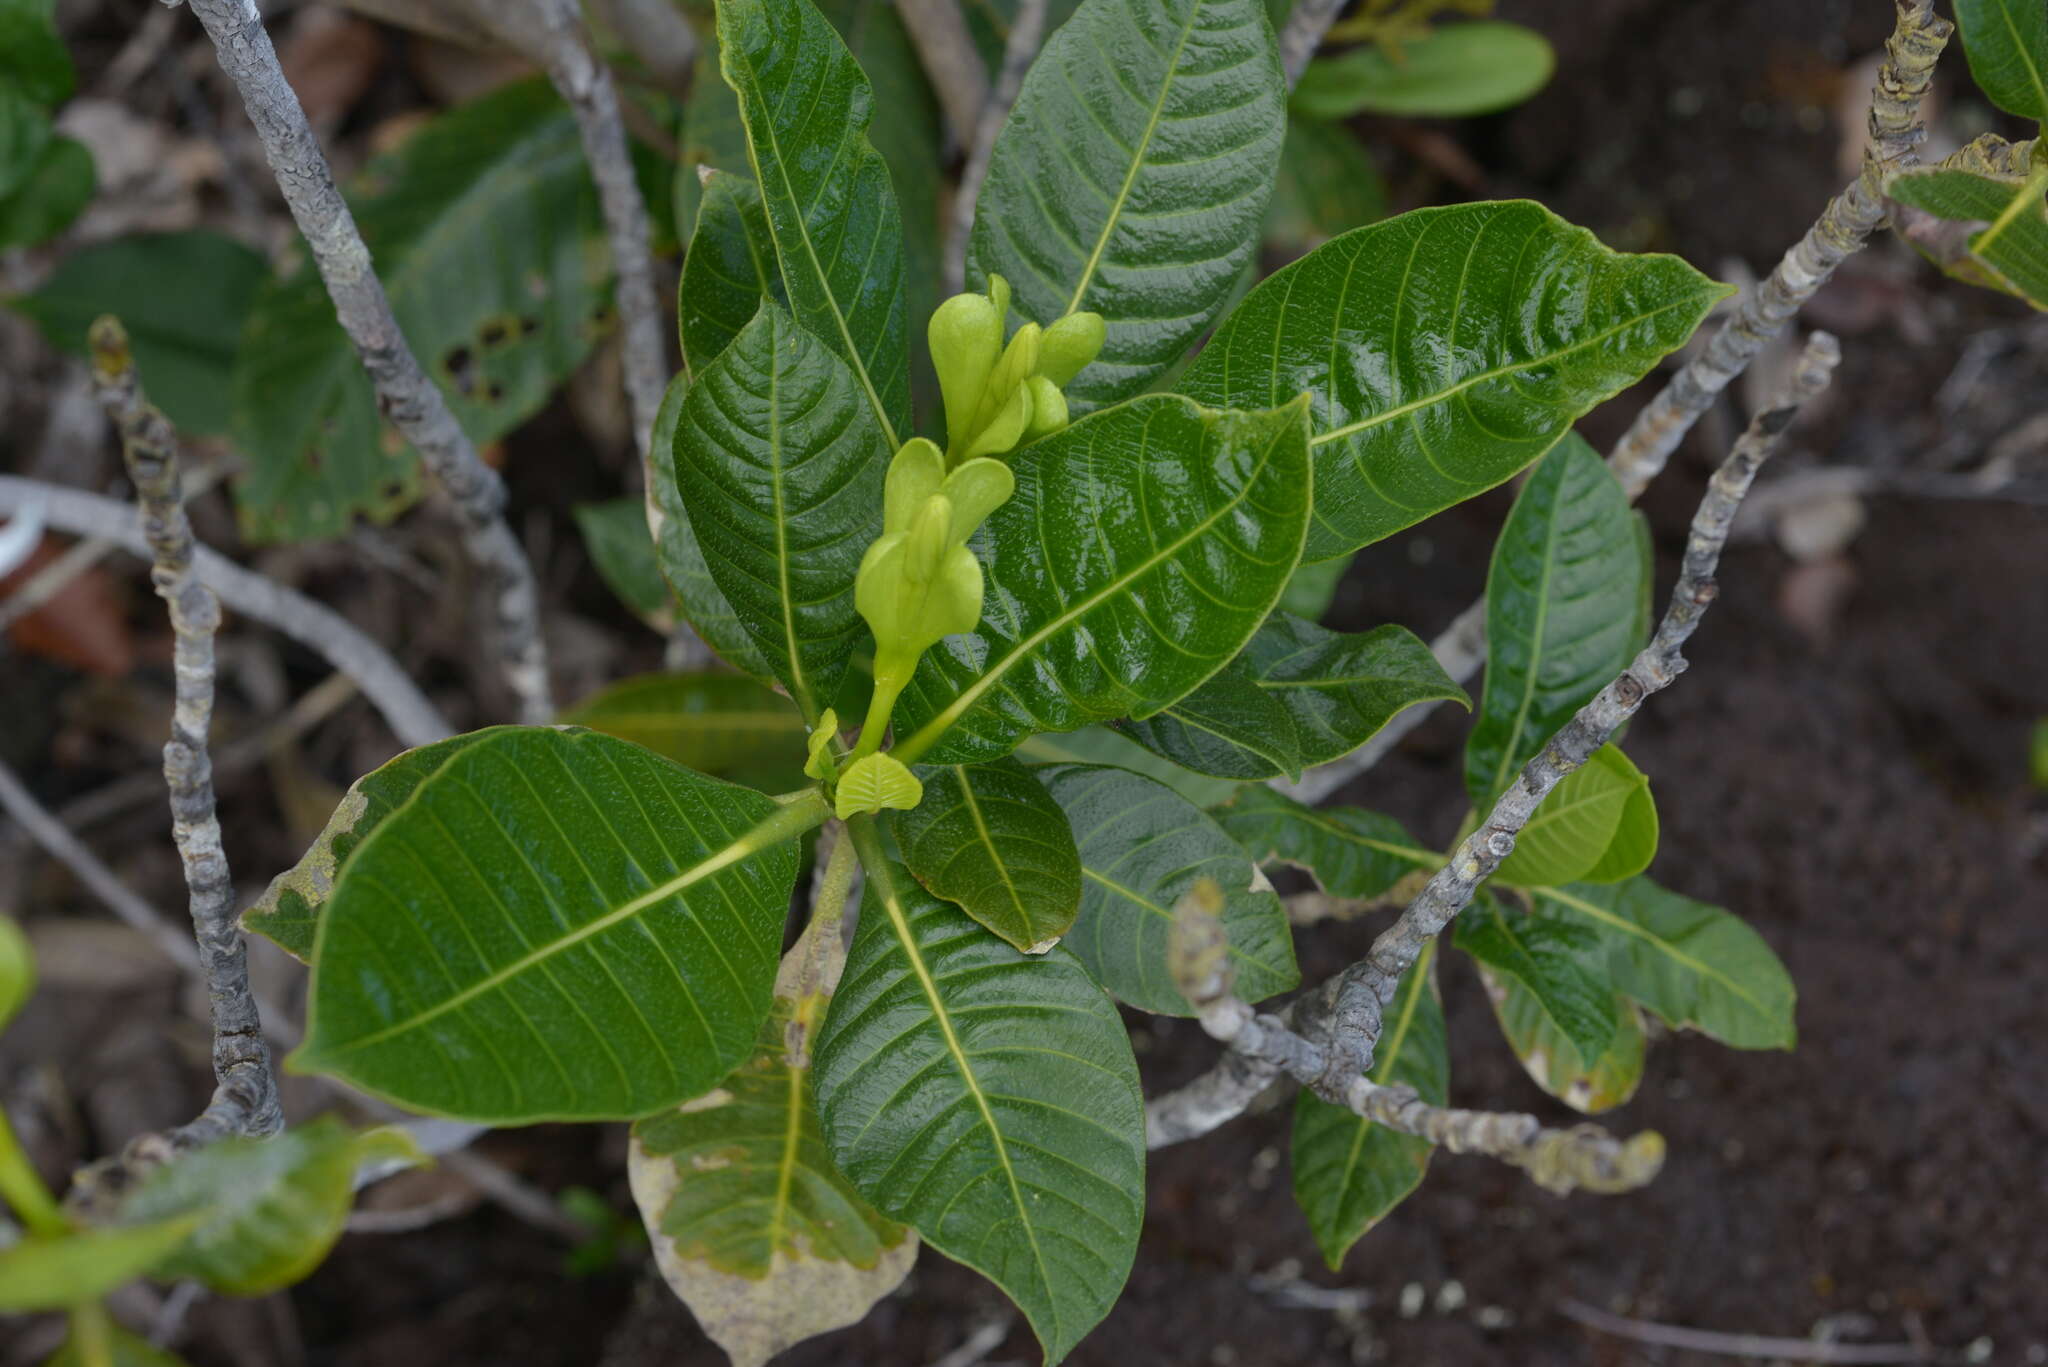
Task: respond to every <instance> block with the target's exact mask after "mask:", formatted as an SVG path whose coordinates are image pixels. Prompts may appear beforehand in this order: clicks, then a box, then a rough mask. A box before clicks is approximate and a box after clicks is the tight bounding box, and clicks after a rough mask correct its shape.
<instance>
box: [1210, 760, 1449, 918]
mask: <svg viewBox="0 0 2048 1367" xmlns="http://www.w3.org/2000/svg"><path fill="white" fill-rule="evenodd" d="M1210 815H1212V816H1214V817H1215V818H1216V821H1217V823H1218V824H1219V825H1221V826H1222V827H1223V829H1224V831H1225V832H1227V833H1228V834H1229V836H1230V838H1231V839H1232V840H1235V841H1236V842H1237V843H1238V844H1239V845H1242V846H1243V847H1244V848H1245V850H1246V851H1247V852H1249V853H1250V855H1251V857H1252V858H1253V859H1255V860H1257V861H1258V862H1259V863H1261V864H1268V863H1274V862H1278V863H1283V864H1292V865H1294V866H1295V867H1296V868H1299V869H1304V870H1306V871H1307V872H1308V873H1309V874H1310V875H1311V876H1312V877H1313V878H1314V879H1315V880H1316V885H1317V886H1318V887H1320V888H1322V890H1323V891H1324V892H1327V893H1329V894H1330V895H1331V896H1333V897H1357V898H1369V897H1381V896H1384V895H1385V894H1386V893H1387V892H1388V891H1389V890H1391V889H1392V888H1393V886H1394V884H1396V883H1398V882H1400V881H1401V879H1403V878H1405V877H1406V876H1408V875H1409V874H1410V873H1413V872H1414V871H1415V870H1416V869H1427V870H1430V871H1431V872H1434V871H1435V870H1437V869H1439V868H1441V867H1443V862H1444V860H1443V856H1442V855H1440V854H1437V853H1436V852H1435V851H1434V850H1430V849H1426V848H1424V847H1423V846H1421V845H1418V844H1416V843H1415V838H1414V837H1413V836H1411V835H1409V834H1408V832H1407V831H1406V830H1404V829H1403V828H1402V826H1401V823H1400V822H1398V821H1396V820H1394V818H1392V817H1390V816H1382V815H1381V814H1380V813H1378V812H1368V811H1366V810H1365V809H1364V808H1361V807H1322V808H1316V807H1304V806H1303V805H1302V804H1300V803H1299V802H1296V801H1295V800H1294V799H1293V798H1291V797H1284V796H1282V795H1281V794H1279V793H1276V792H1274V791H1273V790H1272V789H1271V788H1256V787H1244V788H1240V789H1238V791H1237V794H1236V796H1234V797H1233V798H1232V799H1231V800H1230V802H1229V804H1228V805H1226V806H1223V807H1218V808H1216V809H1215V811H1213V812H1212V813H1210Z"/></svg>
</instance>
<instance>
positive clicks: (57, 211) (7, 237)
mask: <svg viewBox="0 0 2048 1367" xmlns="http://www.w3.org/2000/svg"><path fill="white" fill-rule="evenodd" d="M0 3H4V0H0ZM98 188H99V175H98V172H97V170H96V169H95V167H94V165H93V160H92V153H91V151H89V150H88V149H87V148H86V145H85V144H84V143H82V142H80V141H79V140H78V139H76V138H67V137H62V136H59V137H54V138H51V139H50V140H49V141H48V142H46V143H44V144H43V150H42V154H41V155H40V156H38V157H37V158H36V163H35V165H34V166H32V167H31V168H29V173H28V176H27V178H26V179H25V180H23V181H22V183H21V184H20V185H19V186H17V187H16V188H15V191H14V193H13V194H12V195H9V196H6V197H5V198H0V247H33V246H35V245H36V244H38V243H41V242H47V241H49V240H50V239H51V238H53V237H55V236H56V235H57V234H59V233H61V232H63V231H64V230H65V229H66V228H68V227H70V226H71V224H72V221H73V220H74V219H76V218H77V217H78V216H79V215H80V214H81V213H83V212H85V206H86V205H88V204H90V203H91V202H92V197H93V192H94V191H95V190H97V189H98ZM59 269H62V268H61V266H60V268H59Z"/></svg>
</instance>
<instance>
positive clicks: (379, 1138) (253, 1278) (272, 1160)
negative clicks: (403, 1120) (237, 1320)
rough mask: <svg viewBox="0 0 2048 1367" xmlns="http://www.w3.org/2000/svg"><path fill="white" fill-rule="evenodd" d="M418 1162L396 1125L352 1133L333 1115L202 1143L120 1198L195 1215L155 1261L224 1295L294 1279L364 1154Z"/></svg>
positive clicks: (166, 1274)
mask: <svg viewBox="0 0 2048 1367" xmlns="http://www.w3.org/2000/svg"><path fill="white" fill-rule="evenodd" d="M392 1159H397V1160H399V1161H400V1162H401V1163H420V1162H424V1161H425V1157H424V1155H422V1154H421V1153H420V1151H419V1150H418V1149H417V1148H416V1147H415V1146H414V1145H413V1142H412V1141H411V1140H410V1139H409V1138H407V1137H406V1135H405V1133H404V1131H402V1130H371V1131H368V1132H366V1133H361V1134H358V1133H355V1132H353V1131H351V1130H350V1129H349V1128H348V1127H347V1126H345V1125H343V1124H342V1123H341V1122H340V1121H338V1120H336V1119H334V1118H333V1117H332V1116H322V1117H320V1118H319V1119H317V1120H314V1121H313V1122H312V1123H310V1124H307V1125H302V1126H299V1127H298V1128H297V1129H292V1130H286V1131H285V1132H284V1133H283V1134H280V1135H275V1136H273V1137H271V1138H269V1139H260V1140H259V1139H244V1138H240V1137H234V1138H229V1139H224V1140H221V1141H220V1142H219V1143H216V1144H209V1145H208V1146H206V1147H205V1148H203V1149H199V1150H196V1151H194V1152H192V1153H189V1154H186V1155H184V1156H182V1157H180V1158H179V1159H178V1160H177V1161H176V1162H173V1163H170V1164H168V1165H166V1166H164V1167H162V1168H159V1169H157V1170H156V1171H155V1172H153V1173H151V1174H150V1176H149V1178H148V1179H147V1180H146V1181H145V1182H144V1183H143V1184H142V1185H141V1186H140V1187H138V1188H136V1190H135V1191H133V1192H131V1193H130V1194H129V1195H128V1196H127V1197H125V1198H124V1199H123V1200H122V1202H121V1211H120V1214H121V1218H122V1219H123V1220H124V1221H127V1222H130V1223H143V1222H149V1221H160V1220H169V1219H173V1218H177V1217H180V1216H193V1215H196V1216H198V1217H199V1220H200V1223H199V1224H198V1226H197V1227H196V1228H194V1229H193V1231H192V1233H191V1235H190V1237H188V1238H187V1239H186V1240H185V1242H184V1243H183V1244H182V1245H181V1246H180V1247H179V1248H178V1250H177V1251H176V1252H175V1253H174V1254H172V1255H171V1256H170V1257H168V1258H166V1259H164V1260H163V1261H162V1262H161V1263H159V1264H158V1265H157V1266H156V1268H155V1269H154V1275H156V1276H159V1277H162V1278H165V1279H167V1280H170V1279H176V1280H184V1279H188V1278H189V1279H191V1280H194V1281H201V1282H204V1283H206V1285H208V1286H210V1287H212V1288H213V1289H214V1290H216V1291H220V1292H225V1293H226V1294H228V1295H231V1296H261V1295H264V1294H267V1293H268V1292H271V1291H276V1290H278V1289H280V1288H282V1287H286V1286H290V1285H291V1284H292V1283H294V1282H297V1281H300V1280H301V1279H303V1278H304V1277H306V1276H307V1275H308V1274H310V1273H311V1272H312V1271H313V1269H314V1268H316V1267H318V1266H319V1265H320V1263H321V1262H322V1261H323V1260H324V1259H325V1258H326V1257H327V1253H328V1250H329V1249H331V1248H333V1247H334V1243H335V1240H337V1239H339V1238H340V1237H341V1231H342V1226H343V1225H344V1224H345V1223H346V1222H347V1220H348V1212H349V1207H350V1206H351V1205H353V1204H354V1201H355V1175H356V1170H357V1169H358V1168H360V1167H362V1166H363V1165H364V1164H365V1163H368V1162H373V1161H377V1162H383V1161H389V1160H392Z"/></svg>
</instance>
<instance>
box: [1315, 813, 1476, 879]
mask: <svg viewBox="0 0 2048 1367" xmlns="http://www.w3.org/2000/svg"><path fill="white" fill-rule="evenodd" d="M1295 816H1296V819H1297V820H1299V821H1300V822H1301V823H1302V825H1304V826H1313V827H1315V828H1316V829H1317V830H1320V831H1327V832H1329V833H1330V834H1331V835H1334V836H1336V837H1337V838H1338V839H1339V840H1342V841H1345V842H1346V843H1348V844H1352V845H1360V846H1363V847H1364V848H1366V849H1368V850H1377V851H1379V852H1380V853H1381V854H1390V855H1392V856H1394V857H1395V858H1396V859H1405V860H1407V861H1408V862H1409V863H1411V864H1416V865H1419V866H1420V867H1422V868H1425V869H1440V868H1442V867H1443V866H1444V865H1446V864H1448V863H1450V862H1451V861H1450V860H1448V859H1446V858H1445V857H1444V856H1442V855H1440V854H1438V853H1437V852H1436V851H1435V850H1425V849H1423V848H1422V847H1421V846H1419V845H1396V844H1394V843H1393V842H1392V841H1388V840H1375V839H1373V838H1372V837H1371V836H1369V835H1360V834H1358V832H1356V831H1348V830H1346V829H1344V827H1342V826H1339V825H1338V824H1337V823H1336V822H1334V821H1326V820H1324V819H1323V818H1322V817H1321V816H1318V815H1316V814H1315V813H1314V812H1313V811H1309V812H1306V813H1296V814H1295Z"/></svg>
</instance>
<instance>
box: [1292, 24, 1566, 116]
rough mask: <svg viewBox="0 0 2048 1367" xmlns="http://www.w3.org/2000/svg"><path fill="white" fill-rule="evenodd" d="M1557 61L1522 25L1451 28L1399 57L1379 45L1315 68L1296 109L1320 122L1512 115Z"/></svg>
mask: <svg viewBox="0 0 2048 1367" xmlns="http://www.w3.org/2000/svg"><path fill="white" fill-rule="evenodd" d="M1556 69H1557V54H1556V53H1554V52H1552V51H1551V49H1550V43H1549V41H1548V40H1546V39H1545V38H1544V36H1543V35H1542V34H1540V33H1538V32H1536V31H1535V30H1534V29H1528V28H1523V27H1522V26H1521V25H1520V24H1505V23H1496V22H1484V21H1482V22H1480V23H1473V24H1446V25H1444V26H1443V27H1442V28H1439V29H1435V30H1433V31H1431V32H1430V33H1429V34H1427V35H1425V36H1424V37H1421V38H1417V39H1415V40H1414V41H1413V42H1404V43H1402V44H1401V47H1400V51H1399V52H1398V53H1394V52H1389V51H1387V49H1385V48H1384V47H1381V46H1378V45H1376V44H1365V45H1363V46H1360V47H1354V48H1352V49H1350V50H1349V51H1348V52H1342V53H1339V54H1338V55H1337V56H1335V57H1321V58H1318V59H1317V60H1315V61H1312V62H1310V63H1309V64H1308V70H1306V71H1304V72H1303V73H1302V75H1301V83H1300V84H1299V85H1297V86H1296V87H1295V88H1294V105H1293V107H1294V109H1295V111H1296V112H1298V113H1301V114H1306V115H1309V116H1310V117H1312V118H1318V119H1347V118H1350V117H1351V116H1352V115H1353V114H1396V115H1404V116H1407V117H1411V118H1437V119H1456V118H1464V117H1466V116H1467V115H1472V114H1491V113H1493V112H1494V111H1495V110H1500V109H1506V108H1508V107H1509V106H1510V105H1517V104H1520V103H1521V102H1522V101H1524V100H1526V99H1528V98H1529V97H1530V96H1531V95H1534V94H1535V93H1536V92H1537V91H1539V90H1541V89H1542V88H1543V87H1544V86H1545V85H1546V84H1547V83H1548V82H1549V80H1550V74H1551V72H1553V71H1555V70H1556Z"/></svg>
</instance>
